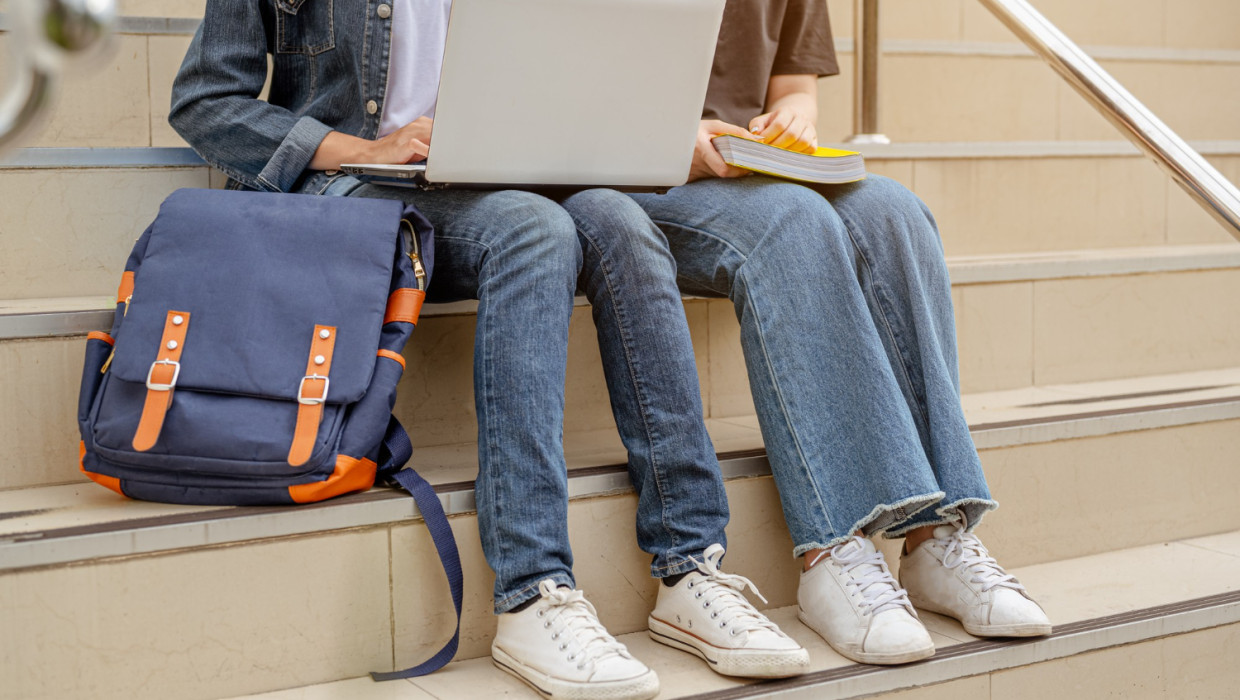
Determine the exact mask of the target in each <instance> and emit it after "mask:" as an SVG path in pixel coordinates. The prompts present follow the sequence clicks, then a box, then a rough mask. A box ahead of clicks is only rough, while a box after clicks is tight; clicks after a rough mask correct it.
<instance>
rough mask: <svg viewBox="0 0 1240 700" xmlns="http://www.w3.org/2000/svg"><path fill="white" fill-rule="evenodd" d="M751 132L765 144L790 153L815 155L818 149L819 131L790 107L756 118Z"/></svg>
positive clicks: (750, 129) (750, 123)
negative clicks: (815, 150)
mask: <svg viewBox="0 0 1240 700" xmlns="http://www.w3.org/2000/svg"><path fill="white" fill-rule="evenodd" d="M749 131H750V132H752V133H753V135H754V136H756V137H758V138H759V139H760V140H761V141H762V142H763V143H768V144H770V145H772V146H775V147H777V148H783V149H787V150H789V151H796V152H798V153H813V152H814V149H816V148H818V129H817V128H816V127H815V126H814V122H813V120H812V119H810V118H809V117H807V116H805V115H804V114H802V113H800V112H798V111H796V110H794V109H791V108H788V107H780V108H778V109H776V110H774V111H772V112H767V113H766V114H762V115H759V116H756V117H754V118H753V120H752V121H750V122H749Z"/></svg>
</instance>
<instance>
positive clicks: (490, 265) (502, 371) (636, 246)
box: [325, 177, 728, 613]
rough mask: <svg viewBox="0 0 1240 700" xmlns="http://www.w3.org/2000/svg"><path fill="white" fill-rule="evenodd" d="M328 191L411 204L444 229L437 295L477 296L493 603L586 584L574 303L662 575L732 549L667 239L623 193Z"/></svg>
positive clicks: (482, 482)
mask: <svg viewBox="0 0 1240 700" xmlns="http://www.w3.org/2000/svg"><path fill="white" fill-rule="evenodd" d="M325 193H326V194H336V195H348V196H354V197H378V198H385V199H399V200H402V201H405V202H408V203H411V204H414V205H416V206H417V207H418V208H419V209H420V210H421V211H422V213H423V214H425V215H426V217H427V218H428V219H429V220H430V221H431V224H432V225H433V226H434V227H435V270H434V274H433V277H432V280H431V284H430V287H429V289H428V294H427V300H428V301H430V302H443V301H454V300H459V299H477V300H478V319H477V326H476V335H475V342H474V395H475V406H476V411H477V417H478V465H479V468H478V479H477V484H476V500H477V509H478V529H479V531H480V534H481V538H482V548H483V552H484V554H485V555H486V558H487V563H488V564H489V565H490V566H491V569H492V570H493V571H494V572H495V591H494V596H495V612H496V613H502V612H507V611H508V610H511V609H512V608H514V607H516V606H518V605H520V604H521V603H522V602H524V601H526V600H529V599H531V598H534V597H536V596H537V595H538V583H539V581H541V580H543V579H546V578H551V579H553V580H555V581H556V582H557V583H560V584H564V585H568V586H575V584H574V579H573V573H572V562H573V555H572V551H571V549H570V547H569V537H568V482H567V469H566V465H565V461H564V452H563V446H562V442H563V439H562V438H563V435H562V433H563V423H564V383H565V373H566V363H567V354H568V328H569V320H570V317H571V315H572V312H573V297H574V294H575V293H576V292H577V291H578V290H580V291H581V292H582V293H584V294H585V295H586V296H587V297H588V298H589V300H590V303H591V304H592V306H593V313H594V322H595V326H596V327H597V332H598V342H599V349H600V352H601V355H602V360H603V369H604V373H605V375H606V379H607V386H608V390H609V392H610V395H611V405H612V410H613V413H614V415H615V418H616V425H617V427H618V429H619V432H620V437H621V439H622V440H623V442H624V445H625V447H626V448H627V449H628V453H629V463H628V471H629V475H630V478H631V479H632V482H633V485H634V487H635V488H636V490H637V494H638V506H637V540H638V544H639V546H641V548H642V549H643V550H645V551H646V552H649V553H650V554H651V555H653V562H652V564H651V573H652V574H653V575H654V576H656V577H665V576H670V575H672V574H677V573H681V572H684V571H688V570H691V569H693V568H695V567H696V565H695V564H694V563H693V562H692V561H690V560H689V557H690V556H694V557H700V555H701V553H702V552H703V550H705V549H706V548H707V547H709V546H710V545H711V544H713V543H716V542H718V543H720V544H723V543H725V540H724V527H725V526H726V525H727V521H728V508H727V497H726V495H725V493H724V489H723V481H722V477H721V476H720V472H719V464H718V461H717V459H716V457H715V452H714V447H713V446H712V444H711V441H710V437H709V436H708V435H707V433H706V428H705V425H704V423H703V421H702V404H701V394H700V389H699V386H698V377H697V370H696V367H695V364H694V359H693V349H692V345H691V342H690V337H689V329H688V324H687V322H686V320H685V314H684V307H683V305H682V303H681V299H680V292H679V290H678V289H677V287H676V276H675V263H674V261H673V260H672V257H671V253H670V252H669V250H668V245H667V241H666V239H665V238H664V236H663V234H662V233H661V232H660V230H659V229H658V228H657V227H655V226H654V224H652V223H651V221H650V219H649V218H648V217H647V216H646V214H645V213H644V212H643V211H642V210H641V209H640V208H639V207H638V206H637V205H636V203H634V202H633V200H631V199H629V198H628V197H626V196H625V195H622V194H619V193H617V192H614V191H611V190H590V191H585V192H581V193H579V194H575V195H573V196H571V197H568V198H566V199H564V200H563V201H560V202H554V201H552V200H550V199H547V198H545V197H542V196H539V195H536V194H532V193H529V192H517V191H499V192H481V191H460V190H437V191H420V190H413V189H405V188H396V187H382V186H375V185H372V184H361V183H360V182H358V181H357V180H355V179H353V178H348V177H345V178H339V179H337V180H335V181H334V182H332V183H331V184H330V185H329V186H328V187H327V188H326V190H325Z"/></svg>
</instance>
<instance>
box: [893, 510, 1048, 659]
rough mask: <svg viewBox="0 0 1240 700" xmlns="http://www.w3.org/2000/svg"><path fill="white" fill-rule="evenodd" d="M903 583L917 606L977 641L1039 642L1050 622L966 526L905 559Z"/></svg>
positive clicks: (943, 531) (938, 531)
mask: <svg viewBox="0 0 1240 700" xmlns="http://www.w3.org/2000/svg"><path fill="white" fill-rule="evenodd" d="M900 582H901V583H903V584H904V585H905V586H906V587H907V588H908V594H909V598H910V599H911V600H912V601H913V605H915V606H917V607H918V608H921V609H922V610H929V611H930V612H936V613H939V614H940V615H948V616H950V617H954V618H956V619H957V620H960V622H961V624H963V625H964V630H965V631H966V632H968V633H969V634H972V635H975V636H978V637H1039V636H1042V635H1046V634H1050V633H1051V621H1050V619H1048V618H1047V617H1046V612H1045V611H1043V610H1042V608H1041V606H1039V605H1038V604H1037V603H1036V602H1034V600H1033V598H1031V597H1030V596H1029V593H1028V591H1026V590H1025V587H1024V586H1022V585H1021V584H1020V582H1019V581H1017V580H1016V577H1015V576H1012V575H1011V574H1009V573H1007V572H1006V571H1004V570H1003V567H1001V566H999V563H998V562H996V561H995V560H994V557H991V556H990V553H989V552H987V551H986V546H985V545H983V544H982V541H981V540H979V539H978V538H977V535H974V534H972V533H970V532H965V525H964V523H963V522H957V523H953V524H950V525H939V526H938V527H936V528H935V529H934V536H933V537H932V538H931V539H928V540H926V541H925V542H923V543H921V544H920V545H918V547H917V548H916V549H914V550H913V551H912V552H905V553H904V554H903V555H902V556H901V557H900Z"/></svg>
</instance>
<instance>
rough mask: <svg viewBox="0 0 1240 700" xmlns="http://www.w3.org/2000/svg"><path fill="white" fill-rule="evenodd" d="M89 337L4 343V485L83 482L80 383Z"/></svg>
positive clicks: (0, 407)
mask: <svg viewBox="0 0 1240 700" xmlns="http://www.w3.org/2000/svg"><path fill="white" fill-rule="evenodd" d="M85 346H86V340H85V338H49V339H45V340H19V341H5V342H0V376H3V377H5V380H4V381H2V382H0V444H3V445H6V446H7V447H6V452H7V453H8V455H9V457H8V458H7V459H6V460H5V463H4V464H5V466H4V468H3V469H0V489H7V488H21V487H24V486H36V485H41V484H52V483H64V482H72V481H79V480H81V479H82V478H83V477H82V475H81V474H80V473H79V472H78V440H79V435H78V426H77V401H78V386H79V384H80V381H81V377H82V357H83V353H84V348H85Z"/></svg>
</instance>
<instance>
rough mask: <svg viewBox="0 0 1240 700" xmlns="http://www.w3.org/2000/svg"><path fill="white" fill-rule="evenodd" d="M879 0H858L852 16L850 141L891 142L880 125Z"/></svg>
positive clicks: (867, 142) (859, 142)
mask: <svg viewBox="0 0 1240 700" xmlns="http://www.w3.org/2000/svg"><path fill="white" fill-rule="evenodd" d="M880 54H881V51H880V50H879V43H878V0H856V10H855V12H854V18H853V72H854V78H853V135H852V136H850V137H848V141H847V142H848V143H854V144H871V143H884V144H885V143H891V139H889V138H887V137H886V136H885V135H883V133H882V131H880V130H879V128H878V64H879V57H880Z"/></svg>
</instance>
